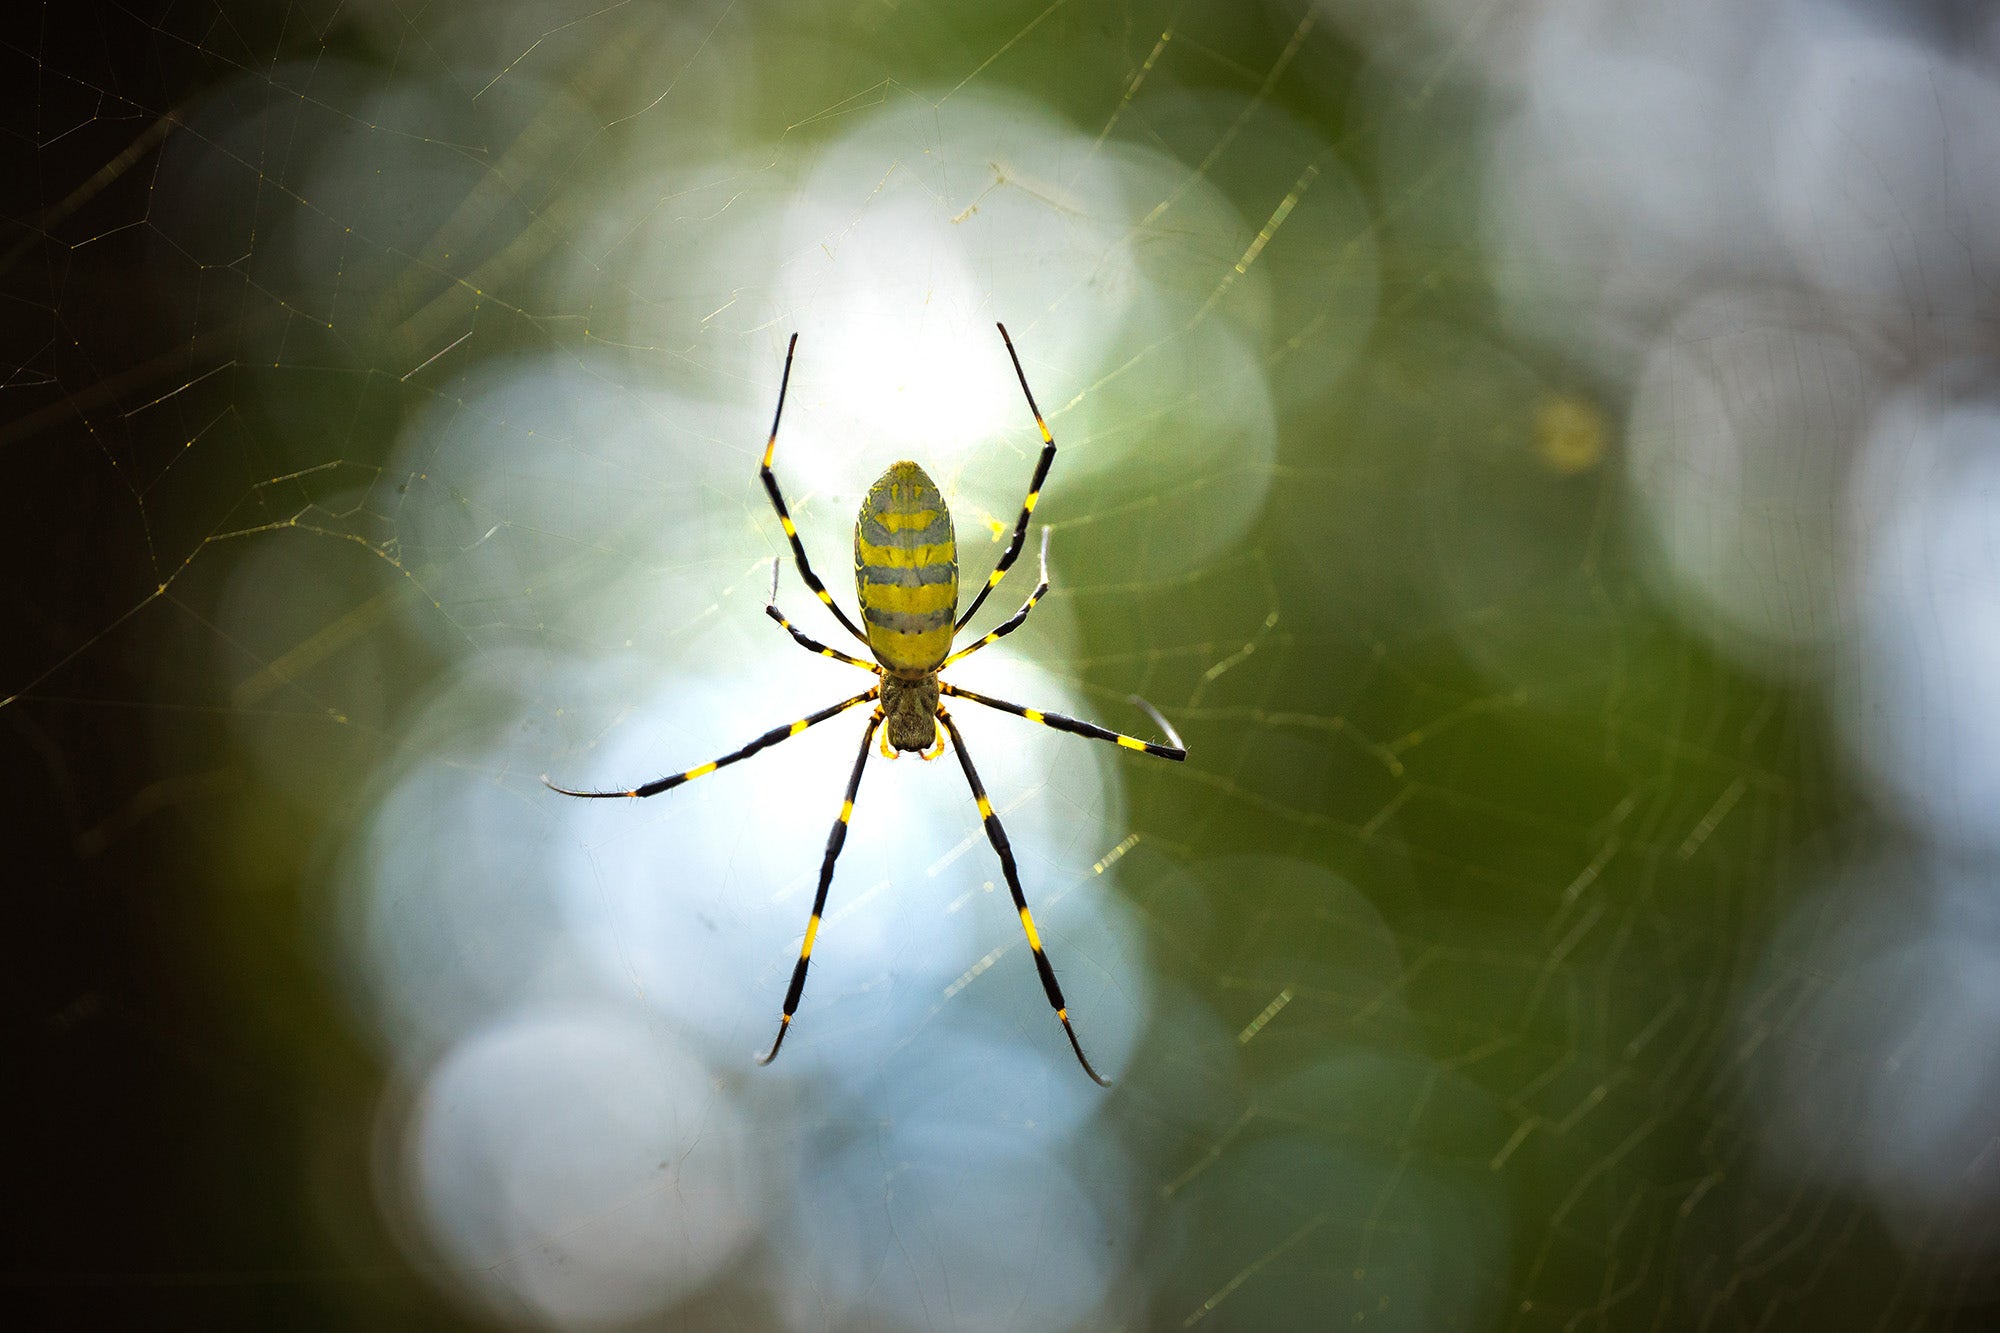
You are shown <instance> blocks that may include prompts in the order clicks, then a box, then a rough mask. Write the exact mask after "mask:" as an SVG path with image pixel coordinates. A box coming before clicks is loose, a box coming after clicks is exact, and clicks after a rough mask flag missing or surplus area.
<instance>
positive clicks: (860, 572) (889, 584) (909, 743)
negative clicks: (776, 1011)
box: [542, 324, 1187, 1087]
mask: <svg viewBox="0 0 2000 1333" xmlns="http://www.w3.org/2000/svg"><path fill="white" fill-rule="evenodd" d="M995 327H996V328H998V329H999V330H1000V339H1001V341H1002V342H1004V343H1006V345H1007V356H1008V357H1009V359H1011V360H1012V361H1013V363H1014V375H1015V378H1017V379H1019V380H1020V381H1021V392H1022V393H1023V394H1025V395H1026V396H1027V399H1028V410H1029V411H1030V412H1033V413H1034V414H1035V425H1036V427H1037V428H1039V429H1040V430H1041V432H1042V454H1041V458H1040V459H1039V460H1037V461H1036V463H1035V475H1034V477H1033V479H1031V480H1030V481H1029V482H1028V495H1027V498H1026V499H1025V500H1023V501H1022V502H1021V517H1020V518H1019V519H1018V520H1016V522H1015V524H1014V536H1013V540H1011V541H1010V542H1008V543H1007V550H1006V552H1005V553H1004V554H1003V555H1001V557H1000V562H999V564H997V565H996V566H994V569H993V573H992V574H991V575H989V576H988V577H987V580H986V584H985V586H984V587H982V588H981V589H980V590H979V595H978V596H976V597H974V598H973V599H972V605H971V606H968V607H967V608H965V613H964V614H963V615H959V616H957V617H956V619H954V613H955V612H956V611H957V608H958V543H957V540H956V539H955V537H954V536H953V533H952V525H951V511H950V510H949V509H947V508H946V507H945V502H944V496H943V495H941V494H940V493H939V492H938V488H937V486H936V485H935V484H933V483H932V481H931V479H930V477H929V476H927V475H926V474H925V472H924V470H923V469H922V468H920V467H918V466H917V465H916V464H915V463H909V462H903V463H896V464H894V465H892V466H891V467H890V468H889V470H888V471H887V472H884V473H883V474H882V476H881V478H880V479H879V480H878V481H876V483H875V484H874V485H873V486H871V487H869V488H868V498H867V499H866V500H865V501H863V502H862V505H861V513H860V514H859V515H858V516H857V517H856V519H855V523H854V582H855V590H856V593H857V595H858V596H859V599H860V602H861V619H862V620H863V621H864V622H865V623H866V624H867V626H868V631H867V633H865V634H864V633H863V632H862V631H861V629H860V628H859V627H858V626H856V625H855V623H854V622H853V621H852V620H850V619H848V617H847V613H846V612H845V611H843V610H841V609H840V605H839V603H837V602H835V601H834V600H833V595H832V594H831V593H829V592H828V591H827V590H826V585H825V584H823V583H821V582H820V580H819V576H818V575H817V574H814V573H813V569H812V562H811V561H810V560H808V559H807V558H806V548H805V545H804V543H802V542H801V541H800V540H799V531H798V528H797V527H796V526H794V524H793V523H792V516H791V514H790V512H789V511H788V510H786V508H785V498H784V496H783V495H782V494H780V493H779V491H778V478H777V474H775V473H774V472H772V471H771V457H772V455H773V454H774V453H776V451H777V448H778V423H779V421H781V420H783V418H784V415H785V392H786V390H787V389H788V388H790V386H791V382H792V357H793V355H794V354H795V353H796V352H797V351H798V345H799V335H798V334H796V333H794V334H793V335H792V340H791V342H790V343H789V344H788V345H787V346H786V348H785V373H784V377H783V379H781V380H780V381H779V384H778V410H777V411H776V412H774V413H773V414H772V416H771V436H770V439H769V440H768V441H767V442H766V443H765V445H764V464H763V467H762V468H761V469H759V472H758V475H759V476H760V477H761V478H763V482H764V489H765V491H766V492H768V493H769V494H770V497H771V507H772V508H773V509H775V510H777V511H778V524H779V526H780V527H782V528H784V530H785V539H786V540H787V541H788V542H790V543H791V546H792V558H793V560H794V561H795V562H796V563H797V565H798V567H799V576H800V577H801V578H802V579H804V580H805V585H806V587H808V588H810V589H812V591H813V593H814V595H815V596H817V597H818V598H819V599H820V601H821V602H823V603H825V604H826V607H827V609H828V610H829V611H831V612H833V615H834V618H835V619H836V620H838V621H839V622H840V623H841V625H842V626H843V627H844V628H845V629H846V630H847V632H848V633H849V634H852V635H853V636H854V637H855V638H857V639H859V640H860V641H861V642H862V643H863V644H864V645H865V646H866V647H867V648H868V651H869V652H870V653H872V654H873V655H874V657H875V660H874V661H873V662H864V661H862V660H861V659H860V658H858V657H853V656H850V655H849V654H847V653H844V652H841V651H840V650H839V649H838V648H829V647H827V646H826V645H825V644H823V643H821V642H819V641H818V640H817V639H814V638H811V637H810V636H808V635H806V634H804V633H802V632H801V631H800V630H799V629H798V628H797V627H796V626H794V625H793V624H792V622H791V621H789V620H787V619H785V616H784V613H783V612H781V611H780V610H778V562H777V561H776V560H773V561H772V562H771V597H770V600H769V602H768V603H767V604H766V605H765V607H764V614H766V615H768V616H770V617H771V619H773V620H775V621H777V622H778V624H779V625H781V626H783V627H784V630H785V632H786V633H788V634H790V635H791V636H792V638H793V639H794V640H796V641H797V642H798V643H799V644H800V645H801V646H803V647H806V648H809V649H811V650H812V651H813V652H816V653H818V654H820V655H821V656H822V657H831V658H833V659H834V660H836V661H840V662H845V663H847V664H848V665H849V666H856V667H860V668H861V669H862V670H863V671H871V672H873V673H874V674H875V675H876V676H878V677H880V679H879V680H877V682H876V683H875V684H873V685H871V686H869V687H868V688H867V689H865V690H863V691H862V692H861V693H859V694H857V695H855V696H854V697H852V698H850V699H843V700H841V701H840V702H839V703H837V704H834V705H833V706H832V707H831V708H822V709H821V710H820V711H819V712H817V713H813V714H811V715H810V716H807V717H802V718H800V719H799V720H798V721H796V722H791V723H787V724H786V725H784V726H782V727H773V728H772V729H771V730H769V731H767V732H765V733H764V734H763V735H761V736H759V737H757V739H755V740H753V741H751V742H750V743H749V744H748V745H745V746H744V747H743V748H742V749H740V750H732V751H730V752H729V753H728V754H725V755H723V756H721V757H720V758H718V759H711V760H709V761H708V762H707V763H705V764H698V765H696V766H695V767H693V768H690V769H688V770H687V771H686V772H685V773H676V774H674V775H672V776H671V777H664V778H655V779H654V780H653V781H651V782H648V783H645V784H644V785H642V786H638V787H633V788H630V789H629V790H626V791H576V790H573V789H571V788H568V787H558V786H557V785H556V784H555V783H553V782H550V781H549V780H548V778H547V777H544V778H543V779H542V781H543V783H545V784H546V785H547V786H548V787H549V789H550V790H551V791H556V792H560V793H561V794H562V795H564V796H580V797H586V798H591V799H607V798H610V797H640V796H657V795H659V794H660V793H661V792H663V791H671V790H672V789H673V788H675V787H678V786H680V785H681V784H682V783H684V782H692V781H694V780H695V779H696V778H699V777H706V776H707V775H708V774H710V773H713V772H715V770H716V769H718V768H722V767H725V766H726V765H729V764H733V763H735V762H737V761H738V760H739V759H748V758H749V757H750V756H751V755H753V754H756V753H757V752H758V751H759V750H763V749H766V748H767V747H769V746H773V745H776V744H777V743H778V742H779V741H783V740H789V739H790V738H791V737H793V736H796V735H798V734H799V733H800V732H802V731H804V730H805V729H806V728H807V727H811V726H816V725H818V724H819V723H821V722H824V721H826V720H827V719H828V718H831V717H838V716H839V715H840V714H842V713H844V712H846V711H847V710H848V709H850V708H854V707H857V706H859V705H861V704H865V703H869V702H874V704H875V707H874V709H873V710H872V711H871V712H870V713H869V716H868V728H867V730H865V731H864V732H862V733H861V751H860V753H859V754H857V755H856V756H855V759H854V770H853V771H852V772H851V773H849V774H848V778H847V793H846V795H845V796H844V797H843V798H842V800H841V803H840V816H839V818H837V819H835V820H834V823H833V830H832V832H830V833H829V834H828V835H827V839H826V856H825V859H823V860H822V861H821V862H820V867H819V888H818V890H817V891H816V892H815V893H814V894H813V906H812V916H811V917H809V918H808V919H807V921H806V935H805V941H804V942H803V943H802V944H801V945H800V946H799V961H798V962H797V964H796V965H794V966H793V968H792V984H791V986H790V988H788V989H787V990H786V991H785V1008H784V1013H783V1014H782V1015H781V1016H780V1018H779V1019H778V1036H777V1039H776V1040H775V1041H773V1042H772V1043H771V1049H770V1051H768V1052H767V1053H766V1054H765V1055H763V1056H762V1057H760V1058H759V1060H758V1063H759V1064H769V1063H771V1061H772V1060H774V1059H776V1058H777V1054H778V1048H779V1047H780V1046H782V1045H784V1044H785V1034H786V1033H787V1032H789V1031H791V1027H792V1015H793V1014H794V1013H796V1012H798V1007H799V997H800V995H802V994H803V993H804V992H805V987H806V967H807V965H808V964H809V963H811V961H812V951H813V939H814V937H815V936H817V935H818V934H819V923H820V915H821V913H823V912H824V911H825V910H826V891H827V887H828V886H829V885H830V884H832V883H833V865H834V862H835V861H836V860H837V859H839V856H840V849H841V845H842V844H843V843H845V842H846V840H847V821H848V820H849V818H851V817H852V816H853V814H854V798H855V795H856V793H858V792H859V791H860V790H861V771H862V769H863V768H865V767H866V766H867V764H868V753H869V748H870V745H871V744H872V742H873V741H874V739H875V733H876V730H877V728H881V730H882V753H883V755H884V756H885V757H886V758H890V759H894V758H896V757H897V756H898V755H899V754H900V753H902V752H904V751H913V752H917V753H920V754H922V755H923V757H924V758H925V759H926V760H930V759H935V758H937V757H938V756H939V755H941V754H943V753H944V750H945V744H946V738H947V737H949V739H950V743H951V746H952V748H953V749H954V750H955V751H956V752H957V754H958V766H959V767H960V768H962V769H964V770H965V781H966V783H967V785H969V786H970V787H971V788H972V797H973V800H974V801H976V802H977V803H978V805H979V817H980V820H981V821H982V822H983V823H984V825H985V828H986V837H987V840H988V841H989V842H991V843H992V844H993V851H994V853H995V854H996V855H998V856H999V858H1000V869H1001V871H1002V873H1004V874H1005V875H1006V877H1007V888H1008V889H1009V890H1010V891H1011V892H1012V893H1013V895H1014V906H1015V908H1016V909H1017V910H1018V911H1019V912H1020V914H1021V929H1022V930H1023V931H1025V932H1026V933H1027V936H1028V948H1029V949H1031V950H1033V952H1034V955H1035V968H1036V970H1037V971H1038V972H1040V973H1041V978H1042V989H1043V990H1044V991H1046V992H1047V993H1048V997H1049V1005H1050V1007H1051V1008H1053V1009H1054V1010H1055V1011H1056V1018H1057V1019H1058V1020H1060V1021H1061V1023H1062V1026H1063V1033H1064V1035H1066V1036H1067V1037H1068V1038H1069V1044H1070V1049H1071V1050H1073V1051H1075V1052H1076V1058H1077V1061H1078V1063H1080V1064H1081V1065H1082V1066H1083V1072H1084V1073H1086V1074H1088V1075H1090V1077H1091V1078H1092V1079H1093V1080H1094V1081H1095V1082H1096V1083H1097V1084H1098V1086H1100V1087H1109V1086H1111V1085H1110V1084H1109V1083H1108V1082H1106V1080H1105V1079H1104V1078H1102V1077H1101V1076H1100V1075H1099V1074H1098V1072H1097V1070H1096V1069H1094V1068H1092V1067H1091V1063H1090V1060H1089V1058H1088V1057H1086V1056H1085V1055H1084V1053H1083V1046H1082V1044H1081V1043H1079V1042H1078V1041H1077V1039H1076V1029H1075V1028H1074V1027H1072V1026H1071V1025H1070V1021H1069V1006H1068V1005H1067V1004H1066V1003H1065V1002H1064V1000H1063V993H1062V987H1061V986H1060V985H1059V984H1058V983H1057V982H1056V973H1055V969H1054V968H1053V967H1051V966H1050V965H1049V958H1048V954H1047V953H1045V952H1043V950H1042V937H1041V934H1040V933H1039V932H1038V931H1036V929H1035V918H1034V917H1033V916H1032V915H1031V914H1030V913H1029V911H1028V900H1027V897H1026V895H1024V894H1023V893H1022V892H1021V875H1020V870H1019V869H1018V867H1016V866H1015V864H1014V851H1013V848H1012V847H1010V846H1009V845H1008V842H1007V831H1006V830H1005V829H1003V828H1002V827H1001V826H1000V817H999V816H998V815H996V814H994V813H993V803H992V802H991V801H989V800H988V799H987V797H986V788H985V786H984V785H982V784H981V783H980V781H979V774H978V772H977V771H976V770H975V769H974V768H973V766H972V756H971V755H970V754H968V753H966V749H965V738H964V737H963V736H961V735H960V734H959V731H958V725H957V723H955V722H953V721H952V719H951V714H950V712H949V711H947V710H946V708H945V706H944V704H943V702H942V701H941V699H940V697H939V696H941V695H948V696H950V697H951V698H954V699H964V700H965V701H966V702H968V703H975V704H983V705H985V706H986V707H988V708H993V709H997V710H999V711H1000V712H1003V713H1012V714H1013V715H1014V716H1015V717H1022V718H1026V719H1027V720H1028V721H1030V722H1036V723H1040V724H1041V725H1042V726H1045V727H1053V728H1055V729H1056V730H1057V731H1067V732H1071V733H1073V734H1075V735H1078V736H1088V737H1090V738H1091V739H1093V740H1100V741H1110V742H1112V743H1114V744H1116V745H1121V746H1123V747H1125V748H1126V749H1128V750H1141V751H1144V752H1145V753H1146V754H1155V755H1159V756H1160V757H1161V758H1163V759H1175V760H1180V759H1186V758H1187V747H1186V746H1184V745H1183V744H1182V743H1181V738H1180V736H1179V734H1178V733H1176V732H1175V731H1174V728H1173V725H1172V724H1171V723H1169V722H1168V721H1167V720H1166V718H1164V717H1162V716H1161V715H1160V713H1159V710H1158V709H1156V708H1154V707H1153V706H1152V705H1151V704H1149V703H1147V702H1146V701H1145V700H1144V699H1141V698H1139V697H1138V696H1137V695H1133V696H1132V702H1134V703H1136V704H1138V705H1139V707H1141V708H1143V709H1144V710H1145V711H1146V713H1147V714H1148V715H1149V716H1150V717H1151V718H1152V719H1153V722H1154V723H1155V724H1156V725H1157V726H1158V727H1159V728H1160V730H1161V731H1163V732H1165V733H1166V735H1167V738H1168V739H1169V740H1170V741H1172V742H1173V743H1172V744H1171V745H1155V744H1154V743H1153V742H1151V741H1142V740H1140V739H1138V738H1137V737H1136V736H1126V735H1122V734H1120V733H1118V732H1115V731H1111V730H1108V729H1106V728H1104V727H1100V726H1097V725H1096V724H1095V723H1091V722H1080V721H1078V720H1077V719H1075V718H1073V717H1064V716H1063V715H1062V714H1060V713H1047V712H1043V711H1041V710H1040V709H1035V708H1023V707H1022V706H1021V705H1019V704H1012V703H1008V702H1007V701H1006V700H1004V699H993V698H989V697H988V696H986V695H983V694H974V693H973V692H972V691H971V690H963V689H960V688H958V687H957V686H956V685H952V684H948V683H947V682H945V681H943V680H941V679H939V674H938V673H940V672H941V671H943V670H944V669H945V668H946V667H948V666H950V665H951V664H952V663H954V662H957V661H960V660H961V659H963V658H967V657H970V656H971V655H972V654H974V653H976V652H978V651H979V650H980V649H981V648H984V647H985V646H986V645H987V644H989V643H993V642H995V641H996V640H999V639H1002V638H1005V637H1006V636H1007V635H1009V634H1012V633H1013V632H1014V631H1015V630H1017V629H1019V628H1020V627H1021V625H1022V623H1023V622H1024V621H1026V620H1027V618H1028V613H1029V612H1030V611H1032V610H1034V609H1035V603H1036V602H1037V601H1038V600H1040V598H1041V596H1042V594H1043V593H1046V592H1047V591H1048V590H1049V530H1048V528H1047V527H1044V528H1043V529H1042V548H1041V577H1040V579H1039V580H1038V581H1037V582H1036V584H1035V590H1034V591H1033V592H1031V593H1029V594H1028V600H1027V601H1025V602H1023V603H1021V609H1020V610H1018V611H1016V612H1015V613H1014V614H1013V615H1012V616H1009V617H1008V618H1007V619H1006V620H1004V621H1002V622H1001V623H1000V624H999V625H997V626H995V627H994V629H993V630H992V632H990V633H988V634H986V635H984V636H983V637H981V638H979V639H977V640H975V641H974V642H972V643H970V644H968V645H966V646H965V647H963V648H960V649H959V650H958V651H957V652H953V651H952V644H953V641H954V640H955V639H956V638H957V637H958V632H959V631H960V630H962V629H964V628H965V626H966V623H967V622H968V621H970V620H971V619H972V617H973V615H974V613H975V612H977V611H978V610H979V607H980V605H981V604H982V603H983V602H985V600H986V595H987V594H988V593H990V592H992V591H993V589H995V588H996V587H998V586H999V585H1000V580H1001V579H1002V578H1003V577H1005V575H1006V573H1007V571H1008V570H1009V569H1010V568H1012V567H1013V564H1014V561H1015V559H1016V557H1018V556H1019V555H1020V554H1021V545H1022V543H1023V541H1025V540H1026V538H1027V534H1028V519H1029V516H1030V515H1031V514H1033V513H1034V510H1035V501H1036V500H1037V499H1038V498H1040V496H1041V489H1042V482H1043V481H1044V480H1045V479H1046V478H1047V477H1048V474H1049V464H1050V463H1052V462H1054V461H1055V456H1056V441H1055V437H1054V436H1053V435H1051V434H1050V433H1049V427H1048V423H1047V422H1045V421H1043V420H1042V410H1041V408H1039V407H1037V406H1036V405H1035V394H1034V391H1033V390H1032V389H1030V388H1029V387H1028V377H1027V375H1026V374H1025V373H1024V372H1023V371H1022V369H1021V358H1020V357H1019V356H1017V355H1015V352H1014V340H1013V339H1012V338H1009V337H1008V336H1007V326H1006V325H1004V324H996V325H995ZM885 724H886V725H885ZM891 746H893V747H895V748H894V749H893V750H892V749H891V748H890V747H891Z"/></svg>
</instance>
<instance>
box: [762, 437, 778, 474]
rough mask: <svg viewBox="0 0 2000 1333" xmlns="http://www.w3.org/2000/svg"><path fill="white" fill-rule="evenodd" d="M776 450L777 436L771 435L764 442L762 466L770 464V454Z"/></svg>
mask: <svg viewBox="0 0 2000 1333" xmlns="http://www.w3.org/2000/svg"><path fill="white" fill-rule="evenodd" d="M777 451H778V437H777V436H775V435H773V436H772V437H771V438H770V439H768V440H766V441H765V442H764V466H765V467H769V466H771V455H772V454H774V453H776V452H777Z"/></svg>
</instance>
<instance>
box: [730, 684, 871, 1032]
mask: <svg viewBox="0 0 2000 1333" xmlns="http://www.w3.org/2000/svg"><path fill="white" fill-rule="evenodd" d="M881 725H882V710H881V709H880V708H877V709H876V710H875V711H874V713H873V714H872V715H870V717H869V719H868V730H866V731H864V732H862V733H861V753H860V754H857V755H856V756H854V771H853V772H852V773H850V774H848V777H847V794H846V795H845V796H843V797H842V798H841V801H840V817H839V818H838V819H836V820H834V821H833V831H832V832H830V833H828V834H827V835H826V859H825V860H823V861H821V862H820V863H819V888H818V889H817V890H816V891H815V892H814V893H813V910H812V915H811V916H810V917H808V918H806V938H805V941H804V943H802V944H800V945H799V961H798V962H797V963H796V964H794V965H793V967H792V984H791V986H790V987H789V988H787V989H786V991H785V1012H784V1014H783V1016H781V1017H780V1018H779V1019H778V1039H777V1040H776V1041H774V1042H772V1043H771V1049H770V1050H769V1051H767V1052H766V1053H765V1054H764V1055H763V1057H762V1058H760V1059H759V1060H758V1061H757V1063H758V1064H760V1065H768V1064H770V1063H771V1061H773V1060H775V1059H777V1058H778V1048H779V1047H780V1046H783V1045H784V1044H785V1034H786V1033H787V1032H790V1031H791V1030H792V1015H793V1014H795V1013H797V1012H798V1011H799V997H800V996H801V995H803V994H805V991H806V968H807V967H808V966H809V965H810V964H811V963H812V954H813V940H815V939H816V938H818V936H819V919H820V915H821V914H822V913H824V912H825V911H826V890H827V886H828V885H830V884H832V883H833V863H834V862H835V861H837V860H839V859H840V849H841V847H842V846H843V845H844V844H845V843H846V842H847V821H848V820H850V819H852V818H853V817H854V796H855V793H857V792H859V791H860V790H861V770H862V769H864V768H866V767H868V746H869V745H870V744H871V743H872V742H873V741H874V739H875V728H877V727H879V726H881Z"/></svg>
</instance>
